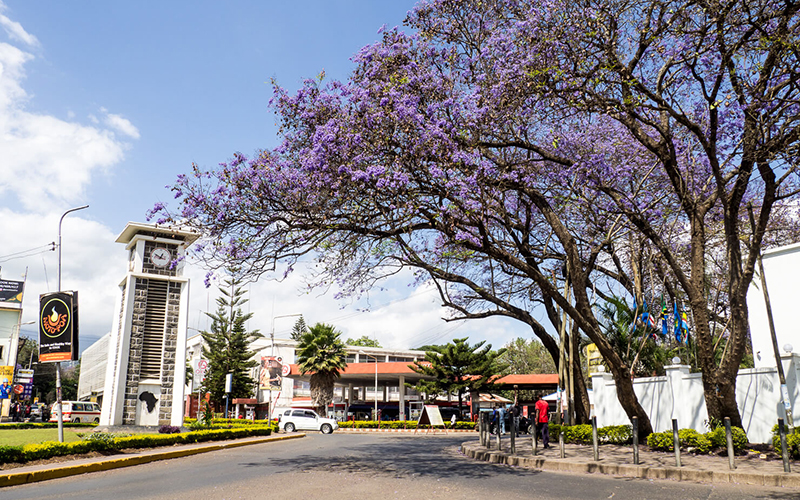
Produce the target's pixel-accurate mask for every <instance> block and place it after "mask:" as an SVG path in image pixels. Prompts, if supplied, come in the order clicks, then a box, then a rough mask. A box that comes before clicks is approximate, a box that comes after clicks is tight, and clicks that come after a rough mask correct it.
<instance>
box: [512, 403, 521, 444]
mask: <svg viewBox="0 0 800 500" xmlns="http://www.w3.org/2000/svg"><path fill="white" fill-rule="evenodd" d="M520 413H522V412H521V411H520V408H519V404H518V403H517V402H516V401H515V402H514V406H512V407H511V426H512V427H511V428H512V429H513V430H514V434H515V435H517V436H518V435H519V414H520Z"/></svg>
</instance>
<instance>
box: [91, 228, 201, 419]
mask: <svg viewBox="0 0 800 500" xmlns="http://www.w3.org/2000/svg"><path fill="white" fill-rule="evenodd" d="M197 238H198V234H197V233H194V232H189V231H185V230H181V229H173V228H168V227H161V226H157V225H152V224H140V223H135V222H129V223H128V225H127V226H126V227H125V230H124V231H122V233H121V234H120V235H119V237H118V238H117V240H116V241H117V243H122V244H124V245H125V248H126V250H127V253H128V271H127V273H126V274H125V277H124V278H123V279H122V280H121V281H120V284H119V292H118V295H117V305H118V313H117V314H116V316H115V317H114V322H113V325H112V329H111V340H110V342H109V348H108V349H109V350H108V367H107V368H106V382H105V388H104V390H103V406H102V414H101V416H100V424H101V425H110V426H119V425H142V426H160V425H174V426H180V425H182V424H183V389H184V380H185V378H186V363H185V359H186V329H187V328H186V326H187V318H188V302H189V279H188V278H185V277H183V267H184V262H185V260H184V259H185V256H186V250H187V249H188V248H189V246H190V245H191V244H192V243H193V242H194V241H195V240H196V239H197Z"/></svg>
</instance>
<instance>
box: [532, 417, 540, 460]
mask: <svg viewBox="0 0 800 500" xmlns="http://www.w3.org/2000/svg"><path fill="white" fill-rule="evenodd" d="M531 428H532V429H533V432H532V433H531V434H533V435H532V436H531V447H532V448H533V456H534V457H535V456H536V455H538V454H539V432H538V427H537V425H536V424H533V425H532V426H531Z"/></svg>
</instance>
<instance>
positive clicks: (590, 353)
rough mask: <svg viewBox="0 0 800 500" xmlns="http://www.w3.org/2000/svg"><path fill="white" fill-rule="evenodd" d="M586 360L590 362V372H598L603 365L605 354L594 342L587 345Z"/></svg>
mask: <svg viewBox="0 0 800 500" xmlns="http://www.w3.org/2000/svg"><path fill="white" fill-rule="evenodd" d="M586 360H587V362H588V364H589V374H590V375H591V374H592V373H598V371H599V370H598V369H597V368H598V367H599V366H602V365H603V356H601V355H600V351H599V350H598V349H597V346H596V345H594V344H589V345H587V346H586Z"/></svg>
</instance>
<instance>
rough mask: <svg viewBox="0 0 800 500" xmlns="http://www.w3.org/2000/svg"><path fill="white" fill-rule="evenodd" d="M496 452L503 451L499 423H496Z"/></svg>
mask: <svg viewBox="0 0 800 500" xmlns="http://www.w3.org/2000/svg"><path fill="white" fill-rule="evenodd" d="M496 427H497V451H503V443H502V441H501V439H502V437H501V436H500V422H497V426H496Z"/></svg>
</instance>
